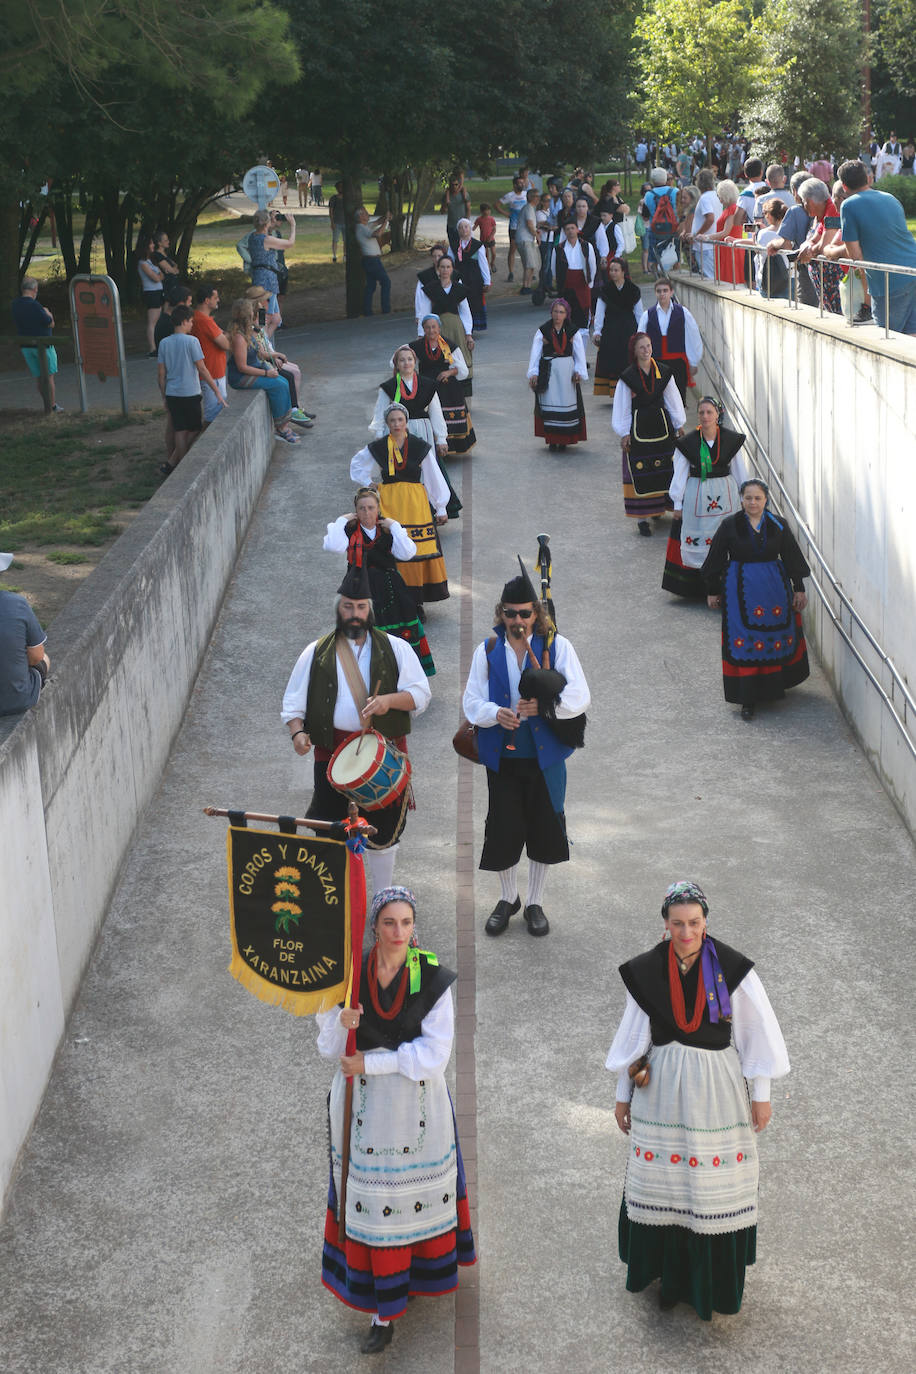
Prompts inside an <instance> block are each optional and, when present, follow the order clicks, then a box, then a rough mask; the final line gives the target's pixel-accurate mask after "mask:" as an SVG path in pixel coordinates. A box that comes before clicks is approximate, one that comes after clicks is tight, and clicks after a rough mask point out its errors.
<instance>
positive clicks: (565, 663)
mask: <svg viewBox="0 0 916 1374" xmlns="http://www.w3.org/2000/svg"><path fill="white" fill-rule="evenodd" d="M528 642H529V643H530V642H531V636H530V635H529V636H528ZM505 653H506V668H507V669H508V672H509V698H510V700H512V701H518V699H519V690H518V684H519V681H520V680H521V676H522V673H523V671H524V669H525V668H526V667H528V666H530V665H531V659H530V658H529V657H528V656H527V654H526V655H525V657H524V658H523V659H522V662H521V664H519V661H518V658H517V656H516V653H515V650H514V649H513V648H512V647H511V646H510V644H509V636H508V635H507V636H506V645H505ZM550 666H551V667H552V668H556V670H557V672H558V673H562V674H563V676H564V677H565V678H566V686H565V687H564V688H563V690H562V692H561V693H560V699H559V702H558V704H557V718H558V719H559V720H569V719H570V718H571V717H573V716H579V715H581V714H582V712H583V711H585V710H586V709H587V708H588V704H589V702H590V701H591V694H590V692H589V690H588V683H587V682H586V681H585V673H584V672H583V671H582V664H581V663H580V662H579V660H578V658H577V656H576V651H575V649H574V648H573V646H572V645H571V644H570V642H569V640H568V639H564V638H563V636H562V635H557V637H556V638H555V639H554V641H553V644H552V645H551V646H550ZM461 704H462V707H463V709H464V714H465V715H466V716H467V718H468V720H469V721H470V722H471V724H472V725H477V726H480V727H481V728H483V729H489V728H490V727H491V726H493V725H495V724H496V714H497V712H498V711H499V710H500V707H499V706H497V704H496V702H495V701H491V700H490V673H489V664H488V663H487V644H486V640H484V642H483V643H482V644H478V646H477V648H476V649H475V650H474V657H473V658H472V659H471V671H470V672H469V673H468V680H467V685H466V686H465V689H464V697H463V698H462V703H461Z"/></svg>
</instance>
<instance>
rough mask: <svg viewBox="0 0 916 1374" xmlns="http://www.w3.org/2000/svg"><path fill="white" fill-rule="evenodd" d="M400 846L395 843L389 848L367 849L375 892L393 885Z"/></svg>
mask: <svg viewBox="0 0 916 1374" xmlns="http://www.w3.org/2000/svg"><path fill="white" fill-rule="evenodd" d="M399 848H400V846H399V845H396V844H393V845H390V846H389V847H388V848H387V849H367V850H366V858H367V859H368V860H369V873H370V875H371V877H372V890H373V892H381V890H382V888H383V887H391V885H392V883H393V881H394V861H395V859H396V858H397V856H398V849H399Z"/></svg>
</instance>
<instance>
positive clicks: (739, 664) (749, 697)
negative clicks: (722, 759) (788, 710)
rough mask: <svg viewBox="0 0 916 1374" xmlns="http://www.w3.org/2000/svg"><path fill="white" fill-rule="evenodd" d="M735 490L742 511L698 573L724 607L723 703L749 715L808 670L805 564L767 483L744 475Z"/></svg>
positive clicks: (711, 601) (728, 520)
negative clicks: (770, 502)
mask: <svg viewBox="0 0 916 1374" xmlns="http://www.w3.org/2000/svg"><path fill="white" fill-rule="evenodd" d="M740 490H741V506H742V509H741V510H740V511H738V513H737V515H728V516H726V517H725V519H724V520H723V521H722V523H721V524H720V526H719V528H718V529H717V530H716V533H715V535H714V537H713V541H712V544H711V545H710V549H709V553H708V554H707V555H706V561H705V563H704V564H703V567H702V569H701V576H702V577H703V579H704V581H705V583H706V590H707V592H708V596H707V598H706V599H707V604H708V605H709V606H711V607H712V608H713V609H716V610H717V609H719V608H720V607H721V610H722V685H723V687H724V689H725V700H726V701H732V702H735V703H736V704H739V703H740V705H741V715H742V718H743V719H744V720H751V719H752V718H753V716H754V713H755V710H756V706H757V702H758V701H776V700H778V698H779V697H782V696H784V695H785V693H786V690H787V689H788V688H789V687H797V686H798V684H799V683H800V682H804V680H805V678H806V677H807V676H808V673H809V671H810V670H809V668H808V649H807V645H806V644H805V635H804V631H803V629H802V620H801V613H802V611H803V610H804V609H805V607H806V606H807V604H808V598H807V596H806V595H805V578H806V577H808V576H809V575H810V572H811V569H810V568H809V567H808V564H807V563H806V562H805V558H804V555H803V554H802V551H801V549H800V548H799V547H798V544H797V543H796V542H795V537H794V535H793V534H792V531H791V530H790V529H789V528H788V526H787V525H784V524H783V522H782V521H781V520H777V518H776V516H775V515H773V514H772V512H771V511H769V510H768V509H767V498H768V496H769V488H768V487H767V484H766V483H765V482H761V480H760V478H759V477H750V478H748V480H747V481H746V482H743V483H742V484H741V489H740Z"/></svg>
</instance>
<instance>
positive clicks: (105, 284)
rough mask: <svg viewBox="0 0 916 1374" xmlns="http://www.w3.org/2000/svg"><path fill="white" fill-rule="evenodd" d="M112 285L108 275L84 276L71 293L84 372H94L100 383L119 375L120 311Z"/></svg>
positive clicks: (87, 373) (75, 284) (75, 283)
mask: <svg viewBox="0 0 916 1374" xmlns="http://www.w3.org/2000/svg"><path fill="white" fill-rule="evenodd" d="M112 287H113V283H109V280H108V279H107V278H106V277H95V278H91V279H89V280H87V279H86V278H82V279H81V280H77V281H74V283H73V289H72V290H71V293H70V296H71V304H72V307H73V319H74V323H75V325H76V331H77V337H78V339H79V354H80V361H81V363H82V369H83V372H85V373H86V375H87V376H88V375H90V374H91V373H93V372H94V373H95V374H96V376H97V377H98V379H99V381H100V382H104V381H105V379H106V378H107V377H117V376H119V375H120V363H119V355H120V351H121V350H120V349H119V347H118V342H119V339H118V335H119V333H120V313H121V312H120V309H119V307H118V299H117V295H116V292H115V291H114V290H113V289H112Z"/></svg>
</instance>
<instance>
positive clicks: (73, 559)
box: [45, 549, 89, 568]
mask: <svg viewBox="0 0 916 1374" xmlns="http://www.w3.org/2000/svg"><path fill="white" fill-rule="evenodd" d="M45 557H46V558H47V560H48V562H49V563H58V564H59V565H60V566H61V567H62V568H70V567H73V566H75V565H76V564H77V563H88V562H89V559H88V558H87V557H86V555H85V554H84V553H67V552H66V550H64V549H55V550H54V552H53V553H48V554H45Z"/></svg>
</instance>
